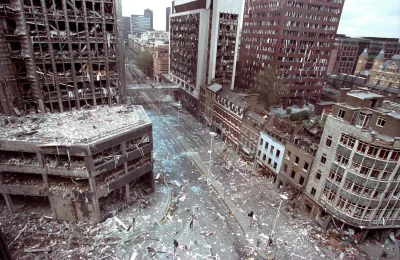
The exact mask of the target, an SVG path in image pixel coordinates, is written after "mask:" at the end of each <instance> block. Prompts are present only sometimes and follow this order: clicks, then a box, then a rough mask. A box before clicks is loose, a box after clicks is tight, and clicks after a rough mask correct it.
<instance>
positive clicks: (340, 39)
mask: <svg viewBox="0 0 400 260" xmlns="http://www.w3.org/2000/svg"><path fill="white" fill-rule="evenodd" d="M357 60H358V40H357V39H354V38H350V37H345V36H342V35H337V36H336V38H335V43H334V44H333V49H332V52H331V56H330V58H329V63H328V69H327V74H339V73H345V74H353V72H354V66H355V64H356V63H357Z"/></svg>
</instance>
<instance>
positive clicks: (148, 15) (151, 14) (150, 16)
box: [144, 9, 154, 30]
mask: <svg viewBox="0 0 400 260" xmlns="http://www.w3.org/2000/svg"><path fill="white" fill-rule="evenodd" d="M144 16H145V17H149V18H150V30H154V28H153V11H152V10H150V9H144Z"/></svg>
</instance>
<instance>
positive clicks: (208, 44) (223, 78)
mask: <svg viewBox="0 0 400 260" xmlns="http://www.w3.org/2000/svg"><path fill="white" fill-rule="evenodd" d="M241 6H242V3H241V1H239V0H220V1H206V0H191V1H184V0H179V1H175V3H174V6H173V8H174V11H173V14H171V16H170V53H171V56H170V74H171V78H172V79H173V81H174V82H175V83H177V84H178V85H179V86H180V87H181V89H182V90H183V91H181V92H182V95H186V99H188V100H189V99H190V100H192V99H193V100H194V101H195V102H197V103H198V102H199V101H198V99H199V94H200V87H201V86H202V85H208V84H211V81H212V80H213V81H215V82H216V83H219V84H223V85H228V86H230V87H231V88H233V84H234V79H235V66H236V53H237V52H236V50H237V47H238V41H237V40H238V35H239V22H240V21H241V10H242V9H241ZM197 105H198V104H197Z"/></svg>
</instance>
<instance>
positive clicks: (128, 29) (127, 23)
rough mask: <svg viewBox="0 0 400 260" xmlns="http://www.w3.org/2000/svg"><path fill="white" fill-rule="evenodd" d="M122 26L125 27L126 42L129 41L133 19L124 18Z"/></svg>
mask: <svg viewBox="0 0 400 260" xmlns="http://www.w3.org/2000/svg"><path fill="white" fill-rule="evenodd" d="M122 24H123V27H124V40H128V35H129V34H131V18H130V17H129V16H128V17H126V16H123V17H122Z"/></svg>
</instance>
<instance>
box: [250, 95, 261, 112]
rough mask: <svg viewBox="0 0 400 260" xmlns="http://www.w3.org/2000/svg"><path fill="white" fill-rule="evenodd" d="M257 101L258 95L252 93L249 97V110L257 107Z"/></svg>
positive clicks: (258, 99)
mask: <svg viewBox="0 0 400 260" xmlns="http://www.w3.org/2000/svg"><path fill="white" fill-rule="evenodd" d="M259 101H260V95H259V94H254V93H252V94H251V97H250V107H251V109H254V108H255V107H256V106H257V104H258V102H259Z"/></svg>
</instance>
